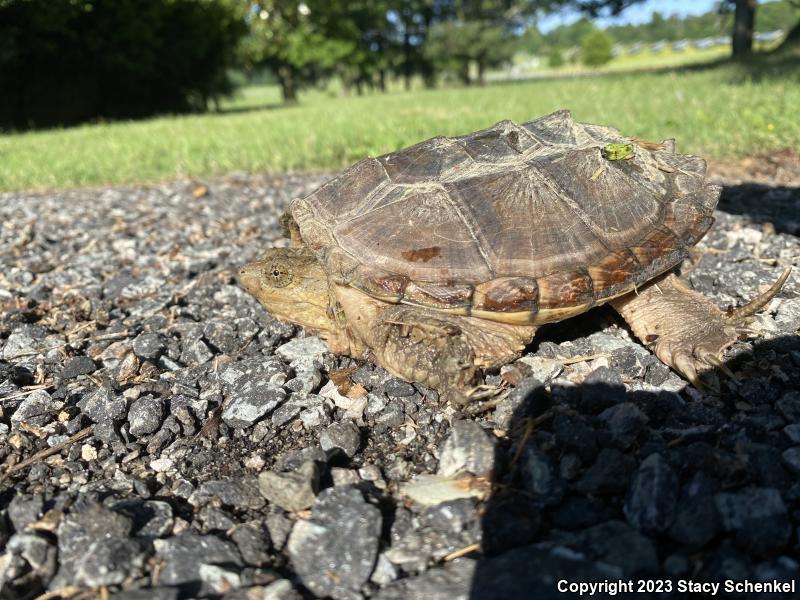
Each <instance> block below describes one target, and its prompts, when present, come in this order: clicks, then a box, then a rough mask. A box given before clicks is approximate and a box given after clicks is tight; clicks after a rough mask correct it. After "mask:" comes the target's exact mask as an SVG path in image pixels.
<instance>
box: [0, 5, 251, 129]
mask: <svg viewBox="0 0 800 600" xmlns="http://www.w3.org/2000/svg"><path fill="white" fill-rule="evenodd" d="M237 4H238V3H237V2H236V1H235V0H194V1H193V0H150V1H148V2H139V1H137V0H114V1H113V2H110V1H107V0H105V1H104V0H81V1H80V2H77V1H70V2H66V1H58V2H54V1H52V0H4V1H3V2H2V3H0V90H3V93H2V94H0V127H3V126H6V127H15V128H26V127H29V126H43V125H55V124H67V123H74V122H78V121H82V120H87V119H92V118H100V117H102V118H126V117H138V116H144V115H149V114H153V113H158V112H168V111H185V110H193V109H203V108H205V106H206V104H207V102H208V101H209V100H211V99H214V98H216V97H217V96H219V95H221V94H224V93H226V92H228V91H229V90H230V86H229V82H228V79H227V76H226V73H227V69H228V68H229V67H230V66H232V65H233V62H234V58H235V48H236V45H237V43H238V40H239V38H240V37H241V35H242V34H243V33H244V26H243V21H242V20H241V15H240V14H238V13H237Z"/></svg>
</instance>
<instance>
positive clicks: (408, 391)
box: [383, 377, 417, 398]
mask: <svg viewBox="0 0 800 600" xmlns="http://www.w3.org/2000/svg"><path fill="white" fill-rule="evenodd" d="M383 391H384V392H385V393H386V395H387V396H394V397H396V398H407V397H410V396H413V395H414V394H416V393H417V390H415V389H414V386H413V385H411V384H410V383H408V382H406V381H402V380H400V379H397V378H396V377H392V378H391V379H387V380H386V381H385V382H384V383H383Z"/></svg>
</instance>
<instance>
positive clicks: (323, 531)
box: [287, 487, 382, 599]
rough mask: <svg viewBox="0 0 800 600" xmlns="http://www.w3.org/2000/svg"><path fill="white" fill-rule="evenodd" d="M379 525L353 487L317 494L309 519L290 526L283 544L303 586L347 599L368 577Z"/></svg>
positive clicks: (378, 515) (375, 553)
mask: <svg viewBox="0 0 800 600" xmlns="http://www.w3.org/2000/svg"><path fill="white" fill-rule="evenodd" d="M381 521H382V519H381V513H380V511H379V510H378V509H377V508H376V507H374V506H372V505H371V504H368V503H367V502H366V501H365V500H364V498H363V497H362V495H361V492H359V491H358V490H357V489H356V488H354V487H334V488H329V489H327V490H324V491H323V492H321V493H320V495H319V497H318V498H317V501H316V502H315V503H314V507H313V509H312V516H311V519H310V520H308V521H298V522H297V523H295V526H294V528H292V533H291V535H290V536H289V542H288V544H287V547H288V551H289V557H290V559H291V561H292V566H293V567H294V570H295V572H296V573H297V574H298V576H299V577H300V580H301V581H302V582H303V584H304V585H305V586H306V587H307V588H308V589H310V590H311V591H312V592H313V593H315V594H317V595H318V596H330V597H332V598H335V599H338V598H350V597H351V596H352V595H353V593H354V592H356V591H358V590H359V589H360V588H361V586H362V585H364V584H365V583H366V582H367V581H368V580H369V577H370V575H371V574H372V570H373V568H374V566H375V560H376V558H377V556H378V544H379V541H380V534H381ZM330 573H336V577H335V578H333V577H331V576H330Z"/></svg>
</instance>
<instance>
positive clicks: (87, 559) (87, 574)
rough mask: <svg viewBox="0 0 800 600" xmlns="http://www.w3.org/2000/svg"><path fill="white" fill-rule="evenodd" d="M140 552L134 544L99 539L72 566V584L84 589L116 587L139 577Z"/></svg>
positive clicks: (130, 541)
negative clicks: (103, 586) (81, 586)
mask: <svg viewBox="0 0 800 600" xmlns="http://www.w3.org/2000/svg"><path fill="white" fill-rule="evenodd" d="M143 564H144V552H143V551H142V548H141V547H140V546H139V544H138V543H137V542H136V541H135V540H131V539H125V538H108V539H101V540H97V541H95V542H93V543H91V544H90V545H89V546H88V547H87V548H86V549H85V551H84V552H83V553H82V554H81V556H80V557H79V558H78V559H77V562H76V564H75V581H76V582H77V583H78V584H81V585H85V586H88V587H100V586H102V585H116V584H119V583H122V582H123V581H125V580H126V579H128V578H134V577H136V576H137V575H139V574H140V572H141V569H142V565H143Z"/></svg>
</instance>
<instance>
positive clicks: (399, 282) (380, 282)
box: [350, 265, 408, 302]
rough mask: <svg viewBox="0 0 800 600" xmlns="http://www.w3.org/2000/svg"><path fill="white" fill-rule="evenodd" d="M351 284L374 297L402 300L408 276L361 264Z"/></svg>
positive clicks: (395, 300)
mask: <svg viewBox="0 0 800 600" xmlns="http://www.w3.org/2000/svg"><path fill="white" fill-rule="evenodd" d="M350 285H352V286H353V287H355V288H358V289H359V290H361V291H362V292H365V293H367V294H369V295H370V296H372V297H373V298H378V299H379V300H385V301H386V302H400V300H402V298H403V295H404V291H405V288H406V286H407V285H408V277H405V276H404V275H398V274H397V273H389V272H387V271H381V270H380V269H375V268H371V267H367V266H364V265H361V266H359V267H358V268H357V269H356V270H355V271H354V273H353V277H352V280H351V282H350Z"/></svg>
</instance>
